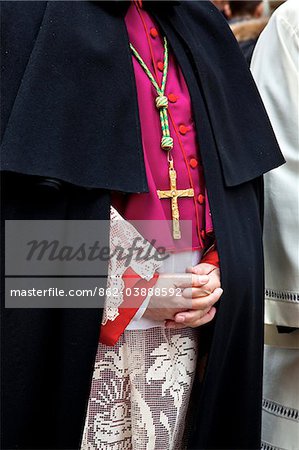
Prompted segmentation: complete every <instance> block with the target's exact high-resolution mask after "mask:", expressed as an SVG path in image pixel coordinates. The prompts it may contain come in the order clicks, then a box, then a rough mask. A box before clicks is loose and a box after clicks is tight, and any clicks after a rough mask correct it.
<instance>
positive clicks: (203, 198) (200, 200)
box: [197, 194, 205, 205]
mask: <svg viewBox="0 0 299 450" xmlns="http://www.w3.org/2000/svg"><path fill="white" fill-rule="evenodd" d="M197 201H198V203H199V204H200V205H203V204H204V202H205V196H204V195H202V194H199V196H198V197H197Z"/></svg>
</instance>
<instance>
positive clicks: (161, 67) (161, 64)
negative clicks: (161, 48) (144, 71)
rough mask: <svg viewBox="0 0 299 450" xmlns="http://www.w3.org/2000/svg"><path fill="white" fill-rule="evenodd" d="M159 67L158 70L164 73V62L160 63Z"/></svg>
mask: <svg viewBox="0 0 299 450" xmlns="http://www.w3.org/2000/svg"><path fill="white" fill-rule="evenodd" d="M157 67H158V69H159V70H160V71H161V72H163V69H164V64H163V63H162V61H158V63H157Z"/></svg>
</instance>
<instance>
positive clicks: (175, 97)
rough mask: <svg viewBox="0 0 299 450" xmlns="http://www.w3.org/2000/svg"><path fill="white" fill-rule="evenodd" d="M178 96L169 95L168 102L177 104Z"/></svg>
mask: <svg viewBox="0 0 299 450" xmlns="http://www.w3.org/2000/svg"><path fill="white" fill-rule="evenodd" d="M177 99H178V98H177V96H176V95H174V94H169V95H168V100H169V101H170V102H171V103H175V102H176V101H177Z"/></svg>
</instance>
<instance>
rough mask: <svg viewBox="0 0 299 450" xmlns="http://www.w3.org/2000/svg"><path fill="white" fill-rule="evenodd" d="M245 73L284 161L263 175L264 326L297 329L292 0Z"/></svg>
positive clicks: (298, 85)
mask: <svg viewBox="0 0 299 450" xmlns="http://www.w3.org/2000/svg"><path fill="white" fill-rule="evenodd" d="M251 70H252V74H253V76H254V78H255V81H256V84H257V87H258V89H259V92H260V94H261V97H262V100H263V102H264V105H265V107H266V110H267V113H268V115H269V118H270V121H271V123H272V126H273V129H274V132H275V134H276V137H277V140H278V143H279V145H280V148H281V150H282V153H283V155H284V157H285V160H286V164H285V165H283V166H281V167H279V168H277V169H275V170H273V171H271V172H269V173H267V174H266V175H265V221H264V250H265V278H266V279H265V282H266V295H265V297H266V317H265V321H266V323H269V324H277V325H286V326H298V320H299V242H298V229H299V177H298V174H299V127H298V125H299V75H298V71H299V8H298V0H288V1H287V2H285V3H284V4H283V5H282V6H281V7H279V8H278V10H277V11H276V12H275V13H274V14H273V16H272V18H271V19H270V21H269V24H268V26H267V27H266V28H265V30H264V31H263V33H262V34H261V36H260V38H259V40H258V43H257V45H256V48H255V51H254V54H253V58H252V65H251ZM252 132H253V133H254V130H252Z"/></svg>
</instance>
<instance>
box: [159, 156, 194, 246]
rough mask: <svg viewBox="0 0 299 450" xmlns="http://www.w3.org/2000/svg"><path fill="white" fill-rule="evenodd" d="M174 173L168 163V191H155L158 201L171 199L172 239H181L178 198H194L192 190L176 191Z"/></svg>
mask: <svg viewBox="0 0 299 450" xmlns="http://www.w3.org/2000/svg"><path fill="white" fill-rule="evenodd" d="M176 178H177V177H176V171H175V169H174V167H173V161H172V160H171V161H169V181H170V190H169V191H157V194H158V197H159V199H160V200H162V199H163V198H168V199H171V213H172V235H173V239H181V230H180V212H179V205H178V198H184V197H194V190H193V189H177V188H176Z"/></svg>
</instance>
